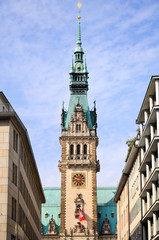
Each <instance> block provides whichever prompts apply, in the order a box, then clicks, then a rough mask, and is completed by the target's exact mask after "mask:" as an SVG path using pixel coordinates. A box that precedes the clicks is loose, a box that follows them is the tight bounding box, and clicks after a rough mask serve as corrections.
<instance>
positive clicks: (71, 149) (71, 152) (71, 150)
mask: <svg viewBox="0 0 159 240" xmlns="http://www.w3.org/2000/svg"><path fill="white" fill-rule="evenodd" d="M73 153H74V146H73V144H71V145H70V155H73Z"/></svg>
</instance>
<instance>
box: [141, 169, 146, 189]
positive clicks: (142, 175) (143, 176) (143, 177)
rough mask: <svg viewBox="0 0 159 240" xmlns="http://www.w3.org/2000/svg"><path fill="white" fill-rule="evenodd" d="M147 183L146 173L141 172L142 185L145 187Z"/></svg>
mask: <svg viewBox="0 0 159 240" xmlns="http://www.w3.org/2000/svg"><path fill="white" fill-rule="evenodd" d="M144 185H145V174H144V173H143V172H142V173H141V187H142V188H143V187H144Z"/></svg>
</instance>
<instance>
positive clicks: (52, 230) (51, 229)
mask: <svg viewBox="0 0 159 240" xmlns="http://www.w3.org/2000/svg"><path fill="white" fill-rule="evenodd" d="M47 234H54V235H55V234H57V231H56V223H55V220H54V219H53V215H52V217H51V220H50V221H49V227H48V232H47Z"/></svg>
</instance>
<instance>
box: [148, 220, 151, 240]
mask: <svg viewBox="0 0 159 240" xmlns="http://www.w3.org/2000/svg"><path fill="white" fill-rule="evenodd" d="M147 228H148V240H151V220H150V219H148V220H147Z"/></svg>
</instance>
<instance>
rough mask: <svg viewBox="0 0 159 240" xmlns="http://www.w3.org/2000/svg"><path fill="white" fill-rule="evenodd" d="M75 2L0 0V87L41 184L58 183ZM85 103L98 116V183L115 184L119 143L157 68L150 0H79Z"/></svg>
mask: <svg viewBox="0 0 159 240" xmlns="http://www.w3.org/2000/svg"><path fill="white" fill-rule="evenodd" d="M77 3H78V1H76V0H67V1H66V0H65V1H64V0H34V1H33V0H27V1H26V0H0V25H1V26H0V91H3V92H4V94H5V95H6V97H7V98H8V100H9V101H10V103H11V104H12V106H13V108H14V109H15V111H16V112H17V114H18V115H19V117H20V118H21V120H22V122H23V123H24V125H25V127H26V128H27V130H28V133H29V136H30V141H31V144H32V148H33V152H34V156H35V159H36V163H37V167H38V170H39V174H40V178H41V182H42V185H43V186H45V187H56V186H57V187H59V186H60V181H61V180H60V172H59V170H58V161H59V160H60V158H61V146H60V143H59V137H60V135H61V126H60V124H61V110H62V101H64V102H65V109H66V110H67V108H68V103H69V97H70V91H69V71H70V66H71V58H72V54H73V52H74V50H75V47H76V41H77V32H78V19H77V16H78V8H77ZM81 3H82V7H81V17H82V18H81V34H82V47H83V49H84V52H85V54H86V59H87V67H88V71H89V91H88V101H89V107H90V109H92V107H93V101H94V100H96V104H97V114H98V118H97V121H98V137H99V145H98V148H97V158H98V159H99V160H100V164H101V169H100V173H98V174H97V184H98V186H102V187H104V186H117V185H118V182H119V180H120V177H121V174H122V169H123V168H124V165H125V159H126V155H127V150H128V147H127V145H126V141H127V140H128V139H129V138H132V137H135V136H136V134H137V132H136V129H137V128H138V126H137V125H136V119H137V116H138V113H139V110H140V107H141V104H142V101H143V98H144V95H145V92H146V89H147V87H148V84H149V81H150V78H151V76H152V75H158V74H159V57H158V56H159V14H158V12H159V1H158V0H98V1H97V0H96V1H95V0H91V1H90V0H81Z"/></svg>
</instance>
